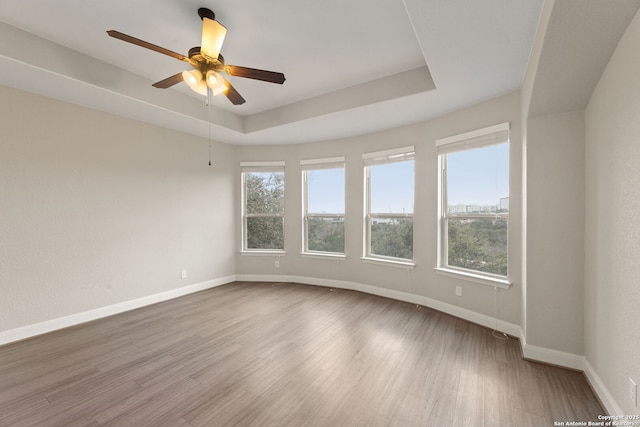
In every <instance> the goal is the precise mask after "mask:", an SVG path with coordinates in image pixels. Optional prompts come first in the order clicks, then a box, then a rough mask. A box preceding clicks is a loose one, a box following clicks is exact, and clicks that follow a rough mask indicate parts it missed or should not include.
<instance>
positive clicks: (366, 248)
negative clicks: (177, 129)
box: [361, 145, 416, 268]
mask: <svg viewBox="0 0 640 427" xmlns="http://www.w3.org/2000/svg"><path fill="white" fill-rule="evenodd" d="M362 160H363V164H364V201H363V202H364V206H363V213H364V215H363V236H364V238H363V250H362V257H361V259H362V260H363V261H365V262H369V263H380V264H383V265H391V266H399V267H404V268H414V267H415V256H413V257H412V258H411V259H408V258H398V257H391V256H386V255H379V254H374V253H372V251H371V226H372V225H373V220H374V219H375V218H380V219H404V218H411V221H412V223H415V221H414V219H415V212H412V213H379V212H371V167H372V166H378V165H384V164H389V163H398V162H404V161H412V162H414V163H413V168H414V169H413V180H414V185H413V200H414V206H415V176H416V175H415V147H414V146H413V145H411V146H407V147H401V148H395V149H390V150H384V151H376V152H371V153H365V154H363V155H362ZM411 252H412V254H413V247H412V251H411Z"/></svg>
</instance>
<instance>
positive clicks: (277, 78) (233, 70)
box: [224, 65, 285, 85]
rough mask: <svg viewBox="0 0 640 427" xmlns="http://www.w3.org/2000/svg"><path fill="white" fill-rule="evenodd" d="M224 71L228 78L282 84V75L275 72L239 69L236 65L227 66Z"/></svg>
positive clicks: (246, 68) (247, 68)
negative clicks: (243, 78) (242, 78)
mask: <svg viewBox="0 0 640 427" xmlns="http://www.w3.org/2000/svg"><path fill="white" fill-rule="evenodd" d="M224 70H225V71H226V72H227V74H229V75H230V76H237V77H246V78H248V79H255V80H262V81H263V82H269V83H277V84H280V85H281V84H282V83H284V80H285V78H284V74H282V73H277V72H275V71H266V70H258V69H256V68H249V67H239V66H237V65H227V66H225V67H224Z"/></svg>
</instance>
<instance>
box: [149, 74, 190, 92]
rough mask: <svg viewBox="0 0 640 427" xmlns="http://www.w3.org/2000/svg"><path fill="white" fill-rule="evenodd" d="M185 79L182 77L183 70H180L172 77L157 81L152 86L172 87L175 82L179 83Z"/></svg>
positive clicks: (159, 87) (160, 87)
mask: <svg viewBox="0 0 640 427" xmlns="http://www.w3.org/2000/svg"><path fill="white" fill-rule="evenodd" d="M182 81H184V79H183V78H182V71H181V72H179V73H178V74H174V75H173V76H171V77H167V78H166V79H164V80H160V81H159V82H155V83H154V84H153V85H152V86H153V87H157V88H158V89H166V88H168V87H171V86H173V85H175V84H178V83H180V82H182Z"/></svg>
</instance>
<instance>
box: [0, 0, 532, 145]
mask: <svg viewBox="0 0 640 427" xmlns="http://www.w3.org/2000/svg"><path fill="white" fill-rule="evenodd" d="M541 6H542V0H488V1H482V2H479V1H469V0H404V1H401V0H375V1H371V0H346V1H345V0H340V1H338V0H325V1H322V2H319V1H311V0H274V1H271V2H265V1H263V0H237V1H234V2H220V1H210V0H197V1H196V0H182V1H179V2H178V1H172V0H137V1H126V2H125V1H124V0H112V1H109V2H104V1H98V0H57V1H55V2H53V1H49V2H43V1H41V0H0V21H2V22H4V24H2V23H0V84H4V85H8V86H13V87H17V88H19V89H23V90H27V91H31V92H35V93H40V94H42V95H45V96H50V97H54V98H58V99H62V100H65V101H68V102H73V103H76V104H80V105H85V106H88V107H91V108H96V109H99V110H103V111H107V112H110V113H114V114H120V115H123V116H127V117H131V118H134V119H137V120H142V121H145V122H149V123H153V124H158V125H161V126H165V127H168V128H172V129H176V130H179V131H184V132H189V133H193V134H196V135H199V136H203V137H206V136H207V135H208V133H209V131H211V134H212V137H213V138H214V139H216V140H219V141H223V142H228V143H233V144H264V143H302V142H309V141H319V140H328V139H334V138H340V137H345V136H352V135H357V134H364V133H369V132H374V131H378V130H382V129H386V128H391V127H397V126H401V125H405V124H409V123H414V122H418V121H421V120H425V119H428V118H431V117H435V116H438V115H440V114H443V113H446V112H448V111H453V110H456V109H459V108H462V107H465V106H468V105H472V104H474V103H478V102H480V101H483V100H486V99H489V98H492V97H495V96H498V95H501V94H504V93H507V92H510V91H513V90H516V89H518V88H519V87H520V85H521V83H522V79H523V76H524V72H525V68H526V66H527V60H528V58H529V53H530V51H531V44H532V41H533V37H534V34H535V30H536V26H537V24H538V19H539V15H540V10H541ZM199 7H208V8H210V9H212V10H213V11H214V12H215V13H216V19H217V20H218V21H219V22H221V23H222V24H223V25H225V26H226V27H227V29H228V33H227V37H226V39H225V42H224V45H223V47H222V53H223V55H224V57H225V61H226V63H227V64H234V65H243V66H248V67H254V68H260V69H267V70H273V71H280V72H283V73H284V74H285V75H286V78H287V80H286V82H285V83H284V85H282V86H280V85H275V84H270V83H265V82H260V81H254V80H249V79H243V78H238V77H229V80H230V81H231V82H232V84H233V85H234V87H235V88H236V89H237V90H238V91H239V92H240V93H241V94H242V95H243V96H244V98H245V99H246V100H247V102H246V103H245V104H244V105H241V106H234V105H232V104H231V103H230V102H229V101H228V100H227V99H226V98H225V97H224V96H218V97H216V98H215V99H214V101H213V103H212V105H211V106H210V107H209V108H207V107H206V106H205V105H204V98H203V97H201V96H198V95H196V94H194V93H193V92H191V91H190V90H189V89H188V88H187V87H186V85H185V84H184V83H180V84H178V85H176V86H174V87H172V88H170V89H166V90H162V89H155V88H152V87H151V84H152V83H153V82H155V81H158V80H161V79H163V78H165V77H168V76H170V75H173V74H175V73H177V72H179V71H181V70H183V69H185V65H186V64H184V63H182V62H180V61H177V60H175V59H173V58H170V57H167V56H164V55H161V54H159V53H156V52H153V51H149V50H146V49H143V48H141V47H138V46H134V45H131V44H128V43H125V42H122V41H120V40H116V39H113V38H110V37H108V36H107V34H106V31H107V30H111V29H114V30H118V31H121V32H123V33H126V34H129V35H132V36H134V37H137V38H140V39H143V40H146V41H149V42H151V43H154V44H157V45H160V46H163V47H165V48H167V49H170V50H173V51H176V52H179V53H182V54H185V55H186V54H187V51H188V50H189V49H190V48H191V47H193V46H197V45H199V44H200V31H201V21H200V18H199V17H198V15H197V9H198V8H199ZM187 67H188V66H187Z"/></svg>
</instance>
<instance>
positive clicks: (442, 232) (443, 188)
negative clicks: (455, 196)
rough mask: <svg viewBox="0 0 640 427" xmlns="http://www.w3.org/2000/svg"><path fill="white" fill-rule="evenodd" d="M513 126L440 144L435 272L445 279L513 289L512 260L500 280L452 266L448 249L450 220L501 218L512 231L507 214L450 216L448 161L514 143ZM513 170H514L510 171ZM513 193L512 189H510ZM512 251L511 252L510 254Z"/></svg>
mask: <svg viewBox="0 0 640 427" xmlns="http://www.w3.org/2000/svg"><path fill="white" fill-rule="evenodd" d="M510 129H511V124H510V123H509V122H504V123H499V124H497V125H493V126H488V127H486V128H482V129H477V130H474V131H471V132H466V133H462V134H459V135H454V136H450V137H447V138H441V139H438V140H436V149H437V151H438V236H437V237H438V239H437V240H438V244H437V248H438V249H437V259H436V265H437V267H436V268H435V270H436V273H438V274H442V275H445V276H450V277H455V278H458V279H462V280H467V281H471V282H475V283H480V284H483V285H489V286H495V287H500V288H504V289H508V288H509V287H511V284H512V283H511V281H510V280H509V272H510V270H511V269H510V268H509V264H510V262H509V257H508V256H507V275H506V276H500V275H495V274H491V273H484V272H481V271H476V270H468V269H465V268H460V267H455V266H450V265H448V260H447V256H448V246H447V243H448V242H447V230H446V228H447V220H448V219H449V218H497V219H506V220H507V233H509V229H510V228H511V224H510V221H509V214H508V213H507V214H504V213H490V214H482V213H469V214H458V213H456V214H449V213H448V212H447V178H446V167H447V165H446V158H445V156H446V155H447V154H449V153H454V152H457V151H465V150H470V149H475V148H482V147H488V146H491V145H498V144H501V143H504V142H505V141H506V143H510V138H509V131H510ZM509 169H510V168H509ZM509 192H511V186H509ZM508 249H509V248H507V250H508Z"/></svg>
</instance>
